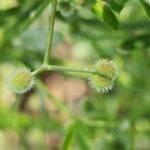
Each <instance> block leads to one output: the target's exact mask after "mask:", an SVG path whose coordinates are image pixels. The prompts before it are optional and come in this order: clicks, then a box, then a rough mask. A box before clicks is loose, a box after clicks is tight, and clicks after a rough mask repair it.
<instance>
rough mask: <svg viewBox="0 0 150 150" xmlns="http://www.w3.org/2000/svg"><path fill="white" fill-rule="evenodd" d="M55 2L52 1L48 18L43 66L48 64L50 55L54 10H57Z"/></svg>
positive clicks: (55, 0)
mask: <svg viewBox="0 0 150 150" xmlns="http://www.w3.org/2000/svg"><path fill="white" fill-rule="evenodd" d="M57 1H58V0H52V8H51V13H50V16H49V32H48V47H47V51H46V52H45V56H44V62H43V63H44V65H45V64H49V59H50V53H51V49H52V42H53V32H54V24H55V16H56V9H57Z"/></svg>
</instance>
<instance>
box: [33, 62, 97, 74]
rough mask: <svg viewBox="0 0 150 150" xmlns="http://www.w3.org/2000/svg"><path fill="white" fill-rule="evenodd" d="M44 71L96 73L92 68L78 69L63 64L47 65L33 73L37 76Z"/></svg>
mask: <svg viewBox="0 0 150 150" xmlns="http://www.w3.org/2000/svg"><path fill="white" fill-rule="evenodd" d="M44 71H61V72H76V73H77V72H78V73H86V74H96V73H95V72H94V71H91V70H85V69H76V68H70V67H63V66H53V65H45V66H42V67H41V68H39V69H37V70H35V71H34V72H33V73H32V75H33V76H35V75H37V74H39V73H42V72H44Z"/></svg>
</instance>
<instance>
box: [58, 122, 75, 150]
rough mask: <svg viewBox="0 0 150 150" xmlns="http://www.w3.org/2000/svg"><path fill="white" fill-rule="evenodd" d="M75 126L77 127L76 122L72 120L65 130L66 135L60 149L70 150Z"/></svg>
mask: <svg viewBox="0 0 150 150" xmlns="http://www.w3.org/2000/svg"><path fill="white" fill-rule="evenodd" d="M76 127H77V124H76V122H73V123H72V124H70V126H69V127H68V130H67V132H66V135H65V138H64V141H63V144H62V148H61V149H62V150H72V148H71V146H72V142H73V139H74V135H75V131H76Z"/></svg>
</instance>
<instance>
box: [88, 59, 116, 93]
mask: <svg viewBox="0 0 150 150" xmlns="http://www.w3.org/2000/svg"><path fill="white" fill-rule="evenodd" d="M93 72H94V74H93V75H91V77H90V82H89V83H90V85H91V86H92V88H93V89H94V90H96V91H97V92H99V93H105V92H108V91H109V90H111V89H112V87H113V84H114V80H115V79H116V77H117V69H116V66H115V64H114V63H113V61H111V60H108V59H101V60H99V61H98V62H97V63H96V64H95V66H94V68H93Z"/></svg>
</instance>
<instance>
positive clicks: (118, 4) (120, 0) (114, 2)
mask: <svg viewBox="0 0 150 150" xmlns="http://www.w3.org/2000/svg"><path fill="white" fill-rule="evenodd" d="M127 1H128V0H106V3H107V4H108V5H109V6H110V8H111V9H112V10H114V11H115V12H117V13H120V12H121V10H122V9H123V8H124V6H125V4H126V2H127Z"/></svg>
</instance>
